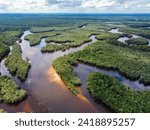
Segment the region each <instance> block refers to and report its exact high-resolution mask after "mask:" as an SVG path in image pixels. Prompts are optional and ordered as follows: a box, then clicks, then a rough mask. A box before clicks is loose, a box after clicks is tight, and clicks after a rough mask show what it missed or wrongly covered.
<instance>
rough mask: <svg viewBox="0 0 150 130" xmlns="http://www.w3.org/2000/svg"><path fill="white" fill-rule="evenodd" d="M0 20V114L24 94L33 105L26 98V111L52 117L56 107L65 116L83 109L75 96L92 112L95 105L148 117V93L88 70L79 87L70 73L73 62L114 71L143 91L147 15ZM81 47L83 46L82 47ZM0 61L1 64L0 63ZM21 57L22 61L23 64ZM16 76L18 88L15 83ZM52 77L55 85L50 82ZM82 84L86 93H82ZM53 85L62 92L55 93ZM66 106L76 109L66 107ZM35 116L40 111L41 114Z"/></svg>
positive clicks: (148, 50)
mask: <svg viewBox="0 0 150 130" xmlns="http://www.w3.org/2000/svg"><path fill="white" fill-rule="evenodd" d="M0 16H1V19H0V61H2V62H1V70H0V71H1V72H2V74H3V75H5V73H6V72H7V71H8V72H7V73H9V72H10V76H9V77H8V74H6V75H7V76H2V75H1V76H0V108H2V109H0V112H5V111H4V110H6V111H7V110H9V111H11V110H10V109H11V106H7V108H10V109H5V108H3V105H1V104H2V103H4V104H17V103H20V102H21V101H22V100H23V99H26V96H27V93H28V92H29V94H30V97H32V98H34V97H35V99H37V100H39V102H38V103H36V102H35V100H33V99H31V98H27V99H26V100H27V101H28V103H29V106H32V108H33V109H38V107H41V108H42V109H43V108H45V109H46V110H45V111H46V112H56V110H54V109H55V107H56V106H55V105H56V104H57V105H58V106H57V109H59V108H60V109H64V111H65V112H67V111H70V109H73V110H75V111H76V110H78V111H79V110H80V107H79V106H82V105H83V102H82V103H81V101H77V100H79V98H78V97H80V96H83V97H84V96H85V97H84V98H87V100H88V101H89V102H91V104H96V105H95V107H96V108H99V107H97V105H99V104H101V102H103V103H104V104H106V105H107V106H109V107H110V108H111V109H112V110H113V111H114V112H150V111H149V110H150V105H149V104H150V100H149V98H150V91H149V90H148V89H147V90H144V91H137V90H134V89H132V88H129V87H128V86H125V85H123V84H122V83H121V82H120V81H119V80H117V79H116V78H115V77H112V76H109V75H105V74H102V73H97V72H96V73H93V72H92V71H91V72H90V73H91V74H90V75H89V76H88V82H86V83H83V82H82V80H81V79H80V78H79V77H80V76H79V75H77V73H76V72H75V71H74V68H75V67H77V66H78V64H79V63H84V64H86V65H92V66H93V67H97V68H100V69H103V70H105V71H109V70H112V71H117V72H118V73H119V74H121V75H122V76H124V77H126V78H127V79H129V80H131V81H133V82H140V83H141V84H143V87H149V85H150V47H149V46H148V44H149V39H150V30H149V28H148V27H149V26H150V22H149V20H150V17H149V15H148V16H147V15H144V16H142V17H140V16H138V15H124V16H123V17H122V16H121V15H117V14H116V15H115V14H114V15H107V14H106V15H102V14H101V15H100V14H99V15H98V14H94V15H91V14H83V16H82V15H81V16H80V15H77V14H74V15H71V14H70V15H69V14H63V15H60V14H55V15H42V14H41V15H39V14H31V15H21V14H18V15H15V14H14V15H9V14H8V15H6V16H4V15H2V14H0ZM136 19H140V20H139V21H137V20H136ZM112 29H115V32H112ZM26 30H30V32H31V34H30V33H29V34H27V35H26V34H25V33H24V32H25V31H26ZM28 32H29V31H28ZM133 34H134V35H138V36H134V35H133ZM22 35H23V36H22ZM21 36H22V37H21ZM91 36H95V38H96V40H97V41H96V40H95V41H96V42H95V41H94V43H93V42H92V40H93V39H92V38H91ZM124 37H126V38H127V39H128V40H126V41H125V43H123V42H121V41H119V40H118V39H119V38H124ZM43 38H44V39H43ZM16 41H20V43H18V42H17V43H16ZM86 44H87V45H89V46H87V47H85V46H84V45H86ZM37 45H39V46H37ZM80 47H81V49H79V48H80ZM84 47H85V48H84ZM71 48H72V49H71ZM44 53H47V54H44ZM70 53H71V54H70ZM4 58H6V59H5V60H3V59H4ZM26 58H27V59H28V61H25V60H23V59H26ZM3 63H4V64H3ZM5 65H6V66H5ZM51 66H53V67H54V69H55V71H56V73H57V74H58V75H59V76H60V78H61V79H62V81H63V83H65V85H66V86H67V88H68V89H69V90H70V91H71V92H72V93H73V94H74V95H73V94H72V93H69V92H68V91H66V90H65V89H62V88H64V86H63V85H62V84H60V81H57V80H58V79H57V78H58V77H57V78H56V77H55V76H56V75H53V74H52V72H49V71H51V70H49V68H50V67H51ZM31 67H32V68H31ZM30 68H31V69H30ZM29 71H30V72H29ZM83 71H84V70H83ZM81 72H82V70H81ZM47 73H50V75H48V74H47ZM48 76H49V77H48ZM51 76H52V77H51ZM16 77H18V78H19V79H20V80H21V81H22V83H18V82H16V80H15V79H16ZM54 77H55V78H56V79H55V80H56V82H54V81H53V82H52V81H51V80H52V79H53V78H54ZM85 84H86V86H85V87H86V89H82V87H84V85H85ZM87 84H88V85H87ZM59 85H60V86H61V87H62V88H59V87H58V86H59ZM22 86H23V87H25V88H26V91H25V90H23V89H22ZM29 88H30V89H29ZM87 88H88V90H89V93H90V95H91V96H89V97H86V96H87V95H88V94H87V93H88V92H86V91H87ZM55 89H56V90H57V91H55ZM57 92H58V94H56V93H57ZM85 93H86V94H85ZM53 94H55V96H60V95H61V96H60V97H56V98H59V99H54V98H55V96H54V95H53ZM82 94H83V95H82ZM84 94H85V95H84ZM68 97H69V98H68ZM92 97H94V98H95V99H96V100H98V101H99V104H97V103H95V102H92V101H93V100H91V98H92ZM53 99H54V101H52V100H53ZM29 100H32V101H31V102H30V101H29ZM43 100H44V101H43ZM64 100H65V101H66V104H67V105H69V107H68V108H66V106H64V104H63V103H62V101H64ZM33 102H34V103H33ZM70 102H75V104H76V103H77V104H78V105H76V106H72V107H71V106H70ZM35 104H36V105H35ZM39 104H40V105H39ZM48 104H50V105H48ZM104 104H103V106H104ZM25 105H26V104H23V106H25ZM34 105H35V106H36V107H35V106H34ZM53 105H54V107H52V108H51V106H53ZM18 106H19V105H18ZM37 106H38V107H37ZM16 107H17V106H16ZM88 107H90V106H88ZM50 108H51V110H50ZM3 109H4V110H3ZM60 109H59V112H60ZM81 109H82V110H85V109H87V108H86V105H85V104H84V105H83V108H81ZM18 110H19V111H20V110H22V109H20V108H19V109H18ZM45 111H44V110H43V111H42V112H45ZM37 112H41V109H38V110H37ZM73 112H74V111H73ZM88 112H89V110H88ZM94 112H95V111H94Z"/></svg>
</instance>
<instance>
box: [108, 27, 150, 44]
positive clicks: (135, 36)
mask: <svg viewBox="0 0 150 130" xmlns="http://www.w3.org/2000/svg"><path fill="white" fill-rule="evenodd" d="M109 32H111V33H117V34H123V33H124V32H121V31H119V28H116V29H111V30H110V31H109ZM131 35H132V38H128V37H126V36H124V37H120V38H119V39H118V41H119V42H123V43H125V44H128V43H127V42H126V41H127V40H129V39H133V38H140V37H141V36H138V35H135V34H131ZM147 40H148V41H149V44H148V46H150V39H147Z"/></svg>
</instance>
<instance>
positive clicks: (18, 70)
mask: <svg viewBox="0 0 150 130" xmlns="http://www.w3.org/2000/svg"><path fill="white" fill-rule="evenodd" d="M21 53H22V52H21V47H20V46H19V45H17V44H15V45H13V50H12V53H11V55H10V56H9V57H8V58H7V59H6V61H5V64H6V66H7V68H8V70H9V71H10V73H11V74H13V75H15V74H16V76H17V77H18V78H19V79H20V80H21V81H25V80H26V78H27V75H28V71H29V69H30V64H29V63H28V62H27V61H24V60H22V55H21Z"/></svg>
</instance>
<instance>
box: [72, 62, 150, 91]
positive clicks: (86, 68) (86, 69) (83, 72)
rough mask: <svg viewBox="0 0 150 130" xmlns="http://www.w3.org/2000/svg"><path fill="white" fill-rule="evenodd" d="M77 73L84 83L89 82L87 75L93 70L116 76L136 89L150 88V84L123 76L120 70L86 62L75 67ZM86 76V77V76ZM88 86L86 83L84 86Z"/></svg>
mask: <svg viewBox="0 0 150 130" xmlns="http://www.w3.org/2000/svg"><path fill="white" fill-rule="evenodd" d="M74 70H75V73H76V74H77V75H78V76H79V77H80V78H81V80H82V83H84V84H86V82H87V76H88V75H89V74H90V73H92V72H100V73H103V74H106V75H110V76H112V77H114V78H116V79H117V80H118V81H119V82H121V83H122V84H124V85H125V86H128V87H130V88H132V89H134V90H139V91H142V90H150V86H144V85H143V84H140V83H139V81H131V80H129V79H127V78H125V77H124V76H122V75H121V74H120V73H119V72H117V71H111V70H104V69H99V68H96V67H93V66H90V65H85V64H81V63H80V64H78V66H77V67H74ZM85 77H86V78H85ZM84 87H86V85H85V86H84Z"/></svg>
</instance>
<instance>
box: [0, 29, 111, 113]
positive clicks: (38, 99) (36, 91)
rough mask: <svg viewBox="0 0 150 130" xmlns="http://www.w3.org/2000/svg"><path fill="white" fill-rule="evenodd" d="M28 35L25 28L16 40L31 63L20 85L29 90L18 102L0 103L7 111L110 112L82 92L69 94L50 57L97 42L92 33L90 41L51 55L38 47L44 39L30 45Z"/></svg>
mask: <svg viewBox="0 0 150 130" xmlns="http://www.w3.org/2000/svg"><path fill="white" fill-rule="evenodd" d="M28 34H31V32H30V31H25V32H24V34H23V36H22V37H21V40H22V42H21V43H18V44H20V45H21V48H22V57H23V59H24V60H26V59H27V58H28V59H29V61H30V62H31V66H32V67H31V69H30V71H29V74H28V78H27V80H26V81H25V82H24V83H22V84H19V85H20V86H21V87H22V88H23V89H25V90H26V91H27V92H28V98H27V99H26V100H25V101H23V102H21V103H20V104H18V105H6V104H2V103H1V104H0V108H4V109H5V110H6V111H8V112H111V110H109V109H107V108H106V106H105V105H104V104H100V105H98V107H97V104H96V103H95V102H94V100H90V101H89V100H88V99H86V97H85V96H84V95H82V94H81V95H79V96H76V95H74V94H72V93H71V92H70V91H69V90H68V89H67V87H66V85H65V84H64V83H63V81H62V80H61V79H60V78H59V76H58V75H57V74H56V72H55V70H54V69H53V68H52V67H51V66H52V62H53V60H55V59H56V58H58V57H60V56H64V55H67V54H69V53H73V52H76V51H79V50H82V49H84V48H85V47H86V46H88V45H89V44H91V43H93V42H95V41H97V40H96V39H95V36H91V37H90V38H91V39H92V42H89V43H86V44H83V45H82V46H80V47H78V48H71V49H68V50H66V51H64V52H61V51H58V52H55V53H51V54H47V53H46V54H42V53H41V48H42V47H43V46H46V44H47V43H45V39H44V38H43V39H41V43H40V44H39V45H37V46H34V47H30V45H29V41H27V40H24V37H25V36H26V35H28Z"/></svg>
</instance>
